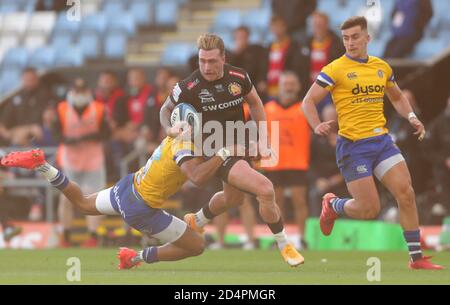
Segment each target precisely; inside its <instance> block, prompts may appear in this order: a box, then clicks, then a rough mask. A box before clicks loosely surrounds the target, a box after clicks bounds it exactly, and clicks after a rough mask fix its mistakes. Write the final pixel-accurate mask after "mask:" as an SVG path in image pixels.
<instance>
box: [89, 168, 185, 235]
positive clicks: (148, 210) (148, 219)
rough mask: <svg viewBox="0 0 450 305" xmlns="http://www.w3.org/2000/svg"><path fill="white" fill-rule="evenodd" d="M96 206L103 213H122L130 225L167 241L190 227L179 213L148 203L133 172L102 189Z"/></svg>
mask: <svg viewBox="0 0 450 305" xmlns="http://www.w3.org/2000/svg"><path fill="white" fill-rule="evenodd" d="M96 207H97V210H98V211H100V212H101V213H102V214H106V215H114V214H115V215H119V214H120V215H122V218H123V219H124V220H125V222H126V223H127V224H128V225H129V226H130V227H132V228H134V229H136V230H138V231H140V232H142V233H144V234H147V235H149V236H153V237H155V238H158V239H160V240H161V241H162V242H164V243H165V242H173V241H175V240H177V239H178V238H180V237H181V235H183V233H184V231H185V230H186V227H187V225H186V223H185V222H184V221H182V220H180V219H178V218H177V217H174V216H173V215H171V214H169V213H167V212H166V211H164V210H162V209H155V208H152V207H150V206H149V205H147V204H146V202H145V201H144V200H143V199H142V198H141V196H140V195H139V194H138V192H136V190H135V189H134V184H133V175H132V174H130V175H127V176H125V177H124V178H122V179H121V180H120V181H119V182H118V183H117V184H116V185H115V186H113V187H111V188H109V189H106V190H103V191H101V192H99V193H98V195H97V199H96Z"/></svg>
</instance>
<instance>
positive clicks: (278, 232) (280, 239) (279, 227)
mask: <svg viewBox="0 0 450 305" xmlns="http://www.w3.org/2000/svg"><path fill="white" fill-rule="evenodd" d="M267 225H268V226H269V229H270V231H272V233H273V237H274V238H275V241H276V242H277V245H278V248H279V249H280V250H282V249H283V248H284V247H285V246H286V245H287V244H288V240H287V235H286V232H285V231H284V226H283V221H282V220H281V217H280V220H278V222H275V223H268V224H267Z"/></svg>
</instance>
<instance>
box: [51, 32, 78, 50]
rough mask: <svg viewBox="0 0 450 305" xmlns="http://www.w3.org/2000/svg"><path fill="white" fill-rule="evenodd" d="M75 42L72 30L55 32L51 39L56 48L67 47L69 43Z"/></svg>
mask: <svg viewBox="0 0 450 305" xmlns="http://www.w3.org/2000/svg"><path fill="white" fill-rule="evenodd" d="M72 42H73V36H72V35H71V34H70V32H66V33H64V32H58V33H55V34H54V35H53V37H52V39H51V45H52V47H54V48H55V49H61V48H66V47H67V46H68V45H71V44H72Z"/></svg>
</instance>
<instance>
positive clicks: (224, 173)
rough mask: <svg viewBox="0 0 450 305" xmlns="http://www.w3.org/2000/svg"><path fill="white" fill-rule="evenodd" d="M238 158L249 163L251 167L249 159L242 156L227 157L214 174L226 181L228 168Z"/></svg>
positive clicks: (229, 168)
mask: <svg viewBox="0 0 450 305" xmlns="http://www.w3.org/2000/svg"><path fill="white" fill-rule="evenodd" d="M239 160H244V161H246V162H247V163H248V164H249V165H250V167H252V164H251V163H250V161H249V160H248V159H246V158H244V157H229V158H228V159H226V160H225V162H223V163H222V166H221V167H220V168H219V169H218V170H217V173H216V176H217V177H219V178H220V179H222V181H224V182H226V183H228V175H229V173H230V170H231V168H232V167H233V166H234V165H235V164H236V163H237V162H238V161H239Z"/></svg>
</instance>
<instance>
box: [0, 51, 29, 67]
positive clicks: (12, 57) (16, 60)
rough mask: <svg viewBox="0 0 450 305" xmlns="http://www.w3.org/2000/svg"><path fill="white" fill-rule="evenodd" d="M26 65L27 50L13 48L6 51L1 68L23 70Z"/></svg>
mask: <svg viewBox="0 0 450 305" xmlns="http://www.w3.org/2000/svg"><path fill="white" fill-rule="evenodd" d="M27 63H28V50H27V49H26V48H23V47H15V48H10V49H9V50H8V51H6V53H5V55H4V57H3V62H2V68H5V67H7V68H11V67H12V68H18V69H21V68H24V67H25V66H26V65H27Z"/></svg>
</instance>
